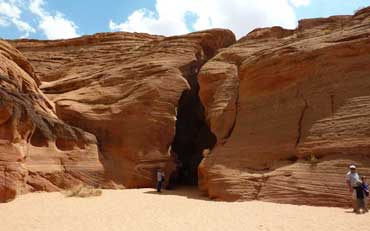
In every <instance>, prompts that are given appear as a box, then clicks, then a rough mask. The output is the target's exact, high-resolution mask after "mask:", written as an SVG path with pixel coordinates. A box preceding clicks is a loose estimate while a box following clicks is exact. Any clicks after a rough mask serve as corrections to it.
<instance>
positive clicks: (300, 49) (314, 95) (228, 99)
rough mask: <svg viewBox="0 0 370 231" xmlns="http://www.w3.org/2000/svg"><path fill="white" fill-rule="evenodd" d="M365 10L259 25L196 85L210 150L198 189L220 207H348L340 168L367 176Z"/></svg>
mask: <svg viewBox="0 0 370 231" xmlns="http://www.w3.org/2000/svg"><path fill="white" fill-rule="evenodd" d="M369 64H370V8H366V9H363V10H361V11H359V12H357V13H356V14H355V15H354V16H336V17H330V18H327V19H310V20H303V21H301V22H300V24H299V27H298V29H296V30H294V31H291V30H284V29H282V28H278V27H274V28H264V29H258V30H255V31H253V32H251V33H250V34H249V35H247V36H246V37H244V38H242V39H240V41H238V42H237V43H236V44H234V45H233V46H231V47H229V48H227V49H223V50H221V51H220V52H219V54H218V55H217V56H215V57H214V58H213V59H211V60H210V61H209V62H207V63H206V64H205V65H204V66H203V67H202V69H201V71H200V73H199V76H198V79H199V84H200V93H199V94H200V98H201V101H202V104H203V105H204V107H205V117H206V121H207V123H208V125H209V127H210V129H211V131H212V132H213V133H214V135H215V136H216V137H217V145H216V147H215V148H214V149H213V150H212V152H211V153H210V154H209V155H207V157H206V158H204V159H203V161H202V163H201V166H200V167H199V174H200V188H201V189H202V190H204V191H205V192H206V193H207V194H208V195H209V196H210V197H212V198H217V199H222V200H246V199H259V200H264V201H273V202H282V203H294V204H310V205H324V206H348V205H350V196H349V193H348V192H347V188H346V187H345V180H344V175H345V173H346V172H347V166H348V165H349V164H351V163H355V164H357V165H358V166H359V172H360V174H363V175H369V174H370V110H369V109H370V65H369Z"/></svg>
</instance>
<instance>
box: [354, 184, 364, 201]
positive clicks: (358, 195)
mask: <svg viewBox="0 0 370 231" xmlns="http://www.w3.org/2000/svg"><path fill="white" fill-rule="evenodd" d="M353 189H354V190H356V198H357V199H364V190H363V188H362V185H360V186H357V187H354V188H353Z"/></svg>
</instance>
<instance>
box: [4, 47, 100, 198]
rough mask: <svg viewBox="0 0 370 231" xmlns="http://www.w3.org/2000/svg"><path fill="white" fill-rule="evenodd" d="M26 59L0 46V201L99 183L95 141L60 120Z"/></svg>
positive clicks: (98, 164) (88, 135)
mask: <svg viewBox="0 0 370 231" xmlns="http://www.w3.org/2000/svg"><path fill="white" fill-rule="evenodd" d="M38 84H39V81H38V79H37V77H36V75H35V73H34V71H33V68H32V67H31V65H30V64H29V63H28V61H27V60H26V58H25V57H24V56H23V55H22V54H21V53H20V52H19V51H17V50H16V49H14V48H13V47H12V46H10V45H9V44H8V43H7V42H4V41H0V202H6V201H9V200H11V199H13V198H14V197H15V196H16V194H18V193H25V192H28V191H37V190H44V191H55V190H60V189H62V188H68V187H70V186H72V185H74V184H77V183H80V182H84V183H86V184H91V185H93V186H98V185H99V184H101V183H103V168H102V165H101V164H100V162H99V159H98V152H97V146H96V140H95V137H94V136H93V135H91V134H88V133H86V132H84V131H82V130H80V129H77V128H74V127H71V126H69V125H67V124H65V123H63V122H62V121H60V120H59V119H58V118H57V116H56V114H55V112H54V108H53V104H52V103H50V102H49V100H48V99H47V98H46V97H45V96H44V94H43V93H42V92H41V91H40V90H39V88H38Z"/></svg>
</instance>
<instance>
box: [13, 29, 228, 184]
mask: <svg viewBox="0 0 370 231" xmlns="http://www.w3.org/2000/svg"><path fill="white" fill-rule="evenodd" d="M234 42H235V37H234V35H233V33H232V32H230V31H228V30H221V29H215V30H209V31H202V32H197V33H191V34H188V35H184V36H174V37H168V38H165V37H162V36H153V35H148V34H140V33H123V32H122V33H102V34H96V35H92V36H84V37H81V38H76V39H70V40H57V41H35V40H18V41H13V44H14V45H15V46H16V47H17V48H18V49H20V50H21V51H22V52H23V53H24V54H25V55H26V56H27V57H28V58H29V60H30V62H31V63H32V65H33V66H34V67H35V72H36V73H37V75H38V76H39V77H40V79H41V80H42V81H43V82H42V85H41V89H42V90H43V92H44V93H46V95H47V96H48V97H49V99H51V100H52V101H53V102H54V103H55V107H56V112H57V115H58V116H59V117H60V118H62V119H63V121H66V122H67V123H69V124H71V125H74V126H76V127H79V128H81V129H83V130H85V131H88V132H91V133H93V134H95V135H96V137H97V139H98V144H99V147H100V151H101V154H102V159H101V160H102V162H103V164H104V166H105V171H106V174H107V175H108V177H109V178H110V179H113V180H114V181H115V182H116V183H119V184H123V185H124V186H126V187H130V188H131V187H149V186H153V185H154V184H155V182H156V181H155V175H154V173H155V169H156V168H159V167H162V168H165V169H166V170H167V174H166V175H167V176H169V174H170V172H171V171H172V169H173V163H172V161H171V160H170V155H169V151H168V150H169V147H170V145H171V143H172V142H173V140H174V137H175V133H176V127H175V125H176V115H177V111H178V110H180V109H178V107H179V106H178V104H179V101H180V98H181V96H182V95H183V93H184V95H186V96H184V97H183V98H184V100H183V101H184V104H187V105H190V107H191V106H192V104H194V105H193V106H194V111H195V110H196V111H199V110H200V109H199V108H197V109H195V107H196V104H198V106H199V105H200V104H199V102H198V101H199V99H198V101H197V98H198V96H197V92H198V83H197V81H196V75H197V73H198V71H199V69H200V68H201V66H202V65H203V64H204V63H205V62H206V61H207V60H208V59H210V58H211V57H213V56H214V55H215V54H216V52H217V50H218V49H219V48H223V47H226V46H229V45H231V44H232V43H234ZM185 98H186V99H185ZM185 116H194V113H193V114H191V115H185ZM188 119H189V120H194V121H195V122H192V123H197V121H196V120H197V118H193V119H190V118H188ZM190 127H191V126H190ZM185 129H186V128H185ZM197 129H198V128H197ZM199 129H201V128H199ZM195 133H196V132H195ZM195 135H196V134H195ZM193 139H194V138H193ZM195 174H196V168H195Z"/></svg>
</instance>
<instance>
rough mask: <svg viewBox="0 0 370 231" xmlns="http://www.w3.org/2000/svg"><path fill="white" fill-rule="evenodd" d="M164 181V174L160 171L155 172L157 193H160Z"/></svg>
mask: <svg viewBox="0 0 370 231" xmlns="http://www.w3.org/2000/svg"><path fill="white" fill-rule="evenodd" d="M163 181H164V172H163V171H162V169H158V170H157V192H161V189H162V183H163Z"/></svg>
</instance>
